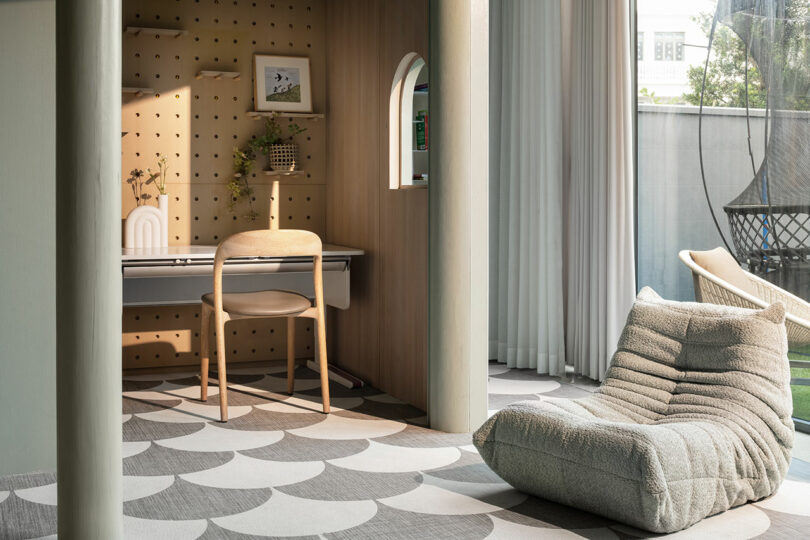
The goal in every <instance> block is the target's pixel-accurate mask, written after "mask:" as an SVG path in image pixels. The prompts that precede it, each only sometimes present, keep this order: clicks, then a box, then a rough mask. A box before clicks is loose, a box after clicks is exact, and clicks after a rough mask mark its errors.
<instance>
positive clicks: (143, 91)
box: [121, 86, 155, 97]
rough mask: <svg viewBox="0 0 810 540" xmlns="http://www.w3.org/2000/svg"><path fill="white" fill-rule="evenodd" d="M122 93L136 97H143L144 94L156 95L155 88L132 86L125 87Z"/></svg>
mask: <svg viewBox="0 0 810 540" xmlns="http://www.w3.org/2000/svg"><path fill="white" fill-rule="evenodd" d="M121 92H122V93H124V94H135V97H141V96H143V95H144V94H154V93H155V89H154V88H134V87H132V86H124V87H122V88H121Z"/></svg>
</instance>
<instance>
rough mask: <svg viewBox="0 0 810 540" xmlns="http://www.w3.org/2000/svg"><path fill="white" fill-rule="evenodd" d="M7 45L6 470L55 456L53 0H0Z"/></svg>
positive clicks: (0, 371) (0, 220)
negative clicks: (2, 0) (33, 224)
mask: <svg viewBox="0 0 810 540" xmlns="http://www.w3.org/2000/svg"><path fill="white" fill-rule="evenodd" d="M0 50H2V51H4V52H3V54H0V73H2V74H3V77H2V83H0V118H2V119H3V129H2V131H0V185H2V186H3V193H2V196H1V197H0V231H2V235H0V298H2V299H3V306H4V309H3V310H2V311H0V476H2V475H5V474H12V473H21V472H29V471H34V470H53V469H55V466H56V403H55V391H56V363H55V357H56V315H55V306H54V299H55V293H56V291H55V279H56V273H55V260H54V255H55V236H56V235H55V221H54V214H55V204H56V203H55V192H56V190H55V181H54V171H55V137H54V119H55V116H56V109H55V96H56V94H55V38H54V1H53V0H18V1H4V2H0ZM33 222H35V223H36V226H32V223H33Z"/></svg>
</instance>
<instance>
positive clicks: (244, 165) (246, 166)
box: [227, 147, 259, 221]
mask: <svg viewBox="0 0 810 540" xmlns="http://www.w3.org/2000/svg"><path fill="white" fill-rule="evenodd" d="M253 156H254V154H253V149H252V148H247V149H245V150H240V149H239V148H236V147H234V149H233V178H231V179H230V180H229V181H228V186H227V187H228V191H229V192H230V193H231V199H230V201H229V202H228V210H230V211H231V212H235V211H236V205H237V203H238V202H239V200H240V199H242V198H243V197H247V201H248V207H249V210H248V212H247V213H246V214H245V215H244V217H245V219H247V220H249V221H255V220H256V218H257V217H258V215H259V214H258V212H256V210H255V209H254V208H253V188H252V187H250V183H249V181H248V177H249V176H250V171H251V170H253V164H254V163H255V162H256V161H255V159H253Z"/></svg>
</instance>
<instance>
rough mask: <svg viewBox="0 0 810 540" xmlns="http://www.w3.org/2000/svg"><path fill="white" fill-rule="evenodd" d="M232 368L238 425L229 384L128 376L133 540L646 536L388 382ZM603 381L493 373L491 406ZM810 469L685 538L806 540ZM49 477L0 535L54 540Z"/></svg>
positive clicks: (27, 489)
mask: <svg viewBox="0 0 810 540" xmlns="http://www.w3.org/2000/svg"><path fill="white" fill-rule="evenodd" d="M296 380H297V384H296V389H297V390H298V393H296V394H295V395H294V396H288V395H286V394H285V393H284V389H285V385H286V382H285V373H284V370H283V368H252V369H247V370H234V371H233V373H232V374H231V373H229V384H230V388H231V391H230V393H229V402H230V410H229V413H230V421H229V422H228V423H227V424H222V423H220V422H218V421H217V418H218V411H219V403H218V393H217V388H216V387H215V386H213V387H211V389H210V395H209V399H208V402H207V403H201V402H200V401H199V400H198V393H199V386H198V384H199V381H198V379H197V377H196V376H195V375H194V374H193V373H178V374H161V375H151V376H150V375H145V376H144V375H140V376H135V377H130V378H125V381H124V394H123V413H124V414H123V417H122V422H123V425H122V427H123V434H124V446H123V452H124V459H123V469H124V499H125V502H124V525H125V534H126V537H127V538H133V539H141V538H142V539H162V538H166V539H171V540H183V539H196V538H203V539H214V538H216V539H219V538H225V539H228V538H233V539H247V538H291V537H292V538H307V539H343V538H352V539H354V538H403V539H404V538H414V539H417V538H418V539H422V538H464V539H475V538H508V539H520V538H538V537H552V538H595V539H596V538H599V539H602V538H605V539H607V538H619V539H629V538H645V537H648V536H649V534H648V533H645V532H643V531H639V530H637V529H633V528H631V527H627V526H625V525H622V524H619V523H616V522H613V521H610V520H607V519H605V518H602V517H599V516H595V515H593V514H589V513H586V512H582V511H580V510H576V509H573V508H568V507H565V506H561V505H558V504H554V503H551V502H548V501H544V500H541V499H536V498H533V497H529V496H526V495H524V494H522V493H520V492H518V491H516V490H514V489H513V488H512V487H511V486H509V485H508V484H506V483H504V482H503V481H502V480H501V479H500V478H499V477H498V476H497V475H495V473H493V472H492V471H491V470H490V469H489V468H488V467H487V466H486V465H485V464H484V463H483V462H482V460H481V458H480V456H479V455H478V454H477V452H476V451H475V449H474V448H473V447H472V444H471V439H470V435H469V434H448V433H441V432H438V431H434V430H430V429H428V428H426V427H424V423H425V417H424V413H423V412H422V411H419V410H418V409H415V408H413V407H411V406H409V405H407V404H404V403H402V402H400V401H398V400H396V399H394V398H392V397H390V396H388V395H386V394H383V393H381V392H379V391H377V390H375V389H373V388H370V387H365V388H361V389H354V390H348V389H346V388H343V387H341V386H338V385H332V386H331V392H332V398H333V401H332V410H333V412H332V414H331V415H329V416H324V415H323V414H321V413H320V412H318V410H319V407H320V391H319V386H318V384H319V382H318V378H317V375H316V374H315V373H313V372H311V371H309V370H306V369H303V368H299V370H298V372H297V374H296ZM593 388H594V387H593V386H592V385H589V384H588V383H575V384H570V383H567V382H563V383H562V384H561V383H560V381H559V379H552V378H550V377H543V376H538V375H537V374H535V373H532V372H531V371H530V370H507V369H506V368H505V367H504V366H502V365H497V364H491V365H490V392H491V393H490V409H491V410H492V411H495V410H497V409H499V408H501V407H504V406H505V405H507V404H509V403H512V402H514V401H519V400H525V399H543V398H544V397H545V396H556V397H581V396H583V395H586V393H587V392H589V391H592V390H593ZM808 500H810V464H808V463H806V462H803V461H800V460H798V459H795V458H794V460H793V462H792V463H791V469H790V472H789V475H788V480H787V481H786V482H785V483H784V485H783V486H782V489H781V490H780V491H779V493H778V494H777V495H775V496H774V497H771V498H770V499H766V500H764V501H760V502H758V503H754V504H749V505H745V506H742V507H739V508H736V509H733V510H731V511H729V512H726V513H723V514H720V515H717V516H713V517H710V518H708V519H706V520H704V521H702V522H700V523H698V524H697V525H695V526H693V527H691V528H690V529H687V530H686V531H681V532H680V533H677V534H675V535H672V537H674V538H678V537H680V538H690V539H693V538H697V539H700V538H707V539H708V538H754V537H759V538H798V537H801V536H803V535H806V534H807V533H808V531H810V505H809V504H808V503H807V501H808ZM55 534H56V484H55V476H54V475H53V474H49V473H42V474H26V475H18V476H11V477H5V478H0V538H2V539H29V538H55Z"/></svg>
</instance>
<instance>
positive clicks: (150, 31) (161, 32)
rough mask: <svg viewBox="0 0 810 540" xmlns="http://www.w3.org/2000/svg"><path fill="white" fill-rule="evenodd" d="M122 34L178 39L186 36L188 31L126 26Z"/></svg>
mask: <svg viewBox="0 0 810 540" xmlns="http://www.w3.org/2000/svg"><path fill="white" fill-rule="evenodd" d="M124 33H127V34H132V35H133V36H140V35H141V34H144V35H150V36H167V37H173V38H179V37H180V36H185V35H186V34H188V30H177V29H175V28H146V27H143V26H127V27H126V28H125V29H124Z"/></svg>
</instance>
